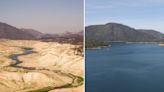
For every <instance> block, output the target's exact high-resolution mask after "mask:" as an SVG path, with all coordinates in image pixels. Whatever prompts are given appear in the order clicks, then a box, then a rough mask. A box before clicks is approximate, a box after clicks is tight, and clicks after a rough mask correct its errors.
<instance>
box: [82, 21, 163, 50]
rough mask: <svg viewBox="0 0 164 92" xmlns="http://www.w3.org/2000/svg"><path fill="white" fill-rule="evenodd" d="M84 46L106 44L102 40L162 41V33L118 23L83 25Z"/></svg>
mask: <svg viewBox="0 0 164 92" xmlns="http://www.w3.org/2000/svg"><path fill="white" fill-rule="evenodd" d="M85 39H86V47H94V46H97V45H104V44H105V45H106V43H104V42H163V41H164V34H163V33H161V32H158V31H156V30H148V29H135V28H132V27H129V26H126V25H123V24H119V23H107V24H104V25H91V26H86V27H85Z"/></svg>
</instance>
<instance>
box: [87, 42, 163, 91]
mask: <svg viewBox="0 0 164 92" xmlns="http://www.w3.org/2000/svg"><path fill="white" fill-rule="evenodd" d="M86 92H164V47H162V46H159V45H158V44H112V45H111V46H110V47H107V48H102V49H95V50H86Z"/></svg>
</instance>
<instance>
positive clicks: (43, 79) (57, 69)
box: [0, 0, 84, 92]
mask: <svg viewBox="0 0 164 92" xmlns="http://www.w3.org/2000/svg"><path fill="white" fill-rule="evenodd" d="M83 60H84V56H83V0H1V3H0V92H83V91H84V90H83V88H84V83H83V82H84V79H83V78H84V77H83V75H84V61H83Z"/></svg>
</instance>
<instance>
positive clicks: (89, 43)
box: [85, 39, 109, 48]
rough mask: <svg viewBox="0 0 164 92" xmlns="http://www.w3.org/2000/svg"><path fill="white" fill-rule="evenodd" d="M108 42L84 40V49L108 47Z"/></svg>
mask: <svg viewBox="0 0 164 92" xmlns="http://www.w3.org/2000/svg"><path fill="white" fill-rule="evenodd" d="M108 44H109V43H108V42H105V41H100V40H94V39H86V41H85V47H86V48H96V47H101V46H108Z"/></svg>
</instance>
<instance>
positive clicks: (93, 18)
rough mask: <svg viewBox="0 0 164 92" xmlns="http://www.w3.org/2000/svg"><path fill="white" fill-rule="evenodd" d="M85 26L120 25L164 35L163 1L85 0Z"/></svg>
mask: <svg viewBox="0 0 164 92" xmlns="http://www.w3.org/2000/svg"><path fill="white" fill-rule="evenodd" d="M85 2H86V4H85V7H86V8H85V17H86V19H85V24H86V26H88V25H95V24H106V23H109V22H116V23H122V24H125V25H128V26H131V27H133V28H136V29H154V30H157V31H160V32H162V33H164V0H86V1H85Z"/></svg>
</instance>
